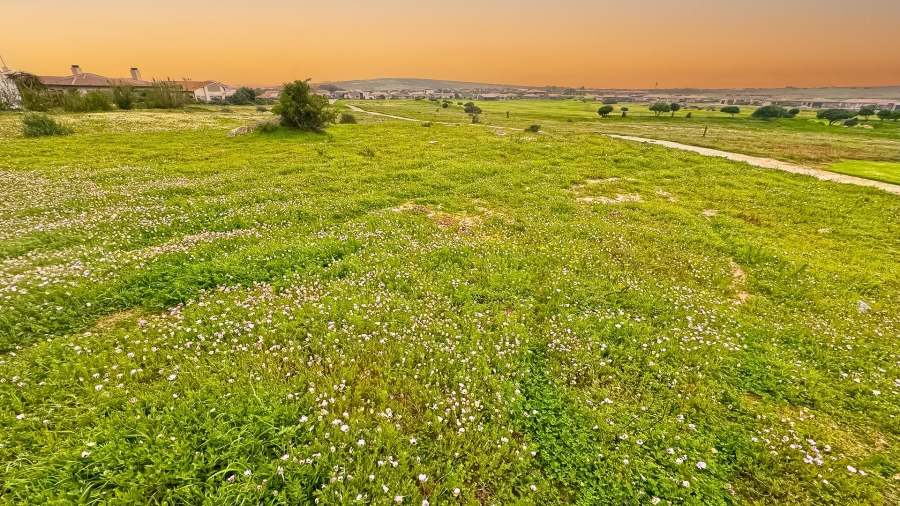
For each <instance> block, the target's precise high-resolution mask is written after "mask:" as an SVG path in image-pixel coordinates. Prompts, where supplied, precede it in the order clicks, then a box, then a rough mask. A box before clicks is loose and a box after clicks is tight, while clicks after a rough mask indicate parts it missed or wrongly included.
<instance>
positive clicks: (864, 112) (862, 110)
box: [859, 107, 875, 121]
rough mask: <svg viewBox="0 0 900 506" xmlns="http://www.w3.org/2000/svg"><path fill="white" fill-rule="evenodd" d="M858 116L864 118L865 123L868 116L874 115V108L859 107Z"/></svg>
mask: <svg viewBox="0 0 900 506" xmlns="http://www.w3.org/2000/svg"><path fill="white" fill-rule="evenodd" d="M859 115H860V116H862V117H863V118H866V121H869V116H874V115H875V108H874V107H860V108H859Z"/></svg>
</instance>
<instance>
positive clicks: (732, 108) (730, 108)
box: [719, 105, 741, 118]
mask: <svg viewBox="0 0 900 506" xmlns="http://www.w3.org/2000/svg"><path fill="white" fill-rule="evenodd" d="M719 110H720V111H721V112H724V113H725V114H730V115H731V117H732V118H733V117H734V115H735V114H740V113H741V108H740V107H736V106H733V105H727V106H725V107H723V108H721V109H719Z"/></svg>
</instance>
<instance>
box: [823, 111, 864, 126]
mask: <svg viewBox="0 0 900 506" xmlns="http://www.w3.org/2000/svg"><path fill="white" fill-rule="evenodd" d="M854 116H856V113H854V112H852V111H848V110H847V109H823V110H821V111H819V113H818V114H816V118H818V119H824V120H828V125H829V126H831V125H833V124H835V123H837V122H838V121H843V120H845V119H850V118H852V117H854Z"/></svg>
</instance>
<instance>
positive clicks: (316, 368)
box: [0, 104, 900, 506]
mask: <svg viewBox="0 0 900 506" xmlns="http://www.w3.org/2000/svg"><path fill="white" fill-rule="evenodd" d="M502 105H503V107H504V109H510V110H513V111H515V109H512V108H513V107H515V106H513V105H511V104H502ZM587 105H589V106H591V107H588V108H586V113H589V114H590V115H591V119H592V120H595V121H596V122H597V123H599V122H600V120H599V118H598V117H597V113H596V107H594V106H593V104H587ZM398 107H399V108H409V109H411V110H412V109H414V107H409V106H405V105H402V104H398ZM427 107H428V108H430V109H432V110H433V109H434V107H432V106H427ZM479 107H483V108H484V114H483V116H484V117H485V118H486V120H485V121H491V122H493V121H494V120H493V119H491V118H492V114H491V112H492V109H491V105H487V104H485V105H481V104H479ZM214 111H217V109H210V110H205V109H202V108H200V109H198V110H196V111H194V110H186V111H175V112H153V111H129V112H120V113H108V114H88V115H62V116H63V118H64V119H65V121H66V123H67V124H71V125H74V126H75V133H74V134H73V135H71V136H68V137H65V138H57V137H49V138H40V139H26V138H23V137H22V135H21V132H20V131H19V125H20V121H21V115H18V114H2V115H0V174H2V178H3V181H4V185H3V187H2V188H0V196H2V198H0V259H2V260H0V460H2V464H3V467H2V469H3V471H2V473H0V503H3V504H29V503H34V504H69V503H86V504H135V503H138V504H250V503H252V504H315V503H318V504H413V505H417V506H418V505H420V504H422V505H424V504H429V505H438V504H441V505H442V504H498V505H499V504H522V505H527V504H534V505H548V504H550V505H553V504H625V503H626V502H627V504H703V505H709V504H723V505H725V504H816V505H819V504H893V503H896V502H898V499H900V481H898V479H897V476H898V474H900V465H898V462H900V424H898V416H900V397H898V394H900V353H898V351H897V347H896V336H897V335H898V334H900V321H898V319H897V316H896V315H897V311H898V309H900V297H898V294H900V283H898V275H900V267H898V262H897V261H896V258H897V252H898V250H900V234H898V232H900V199H898V198H897V197H896V196H895V195H890V194H887V193H884V192H881V191H878V190H876V189H872V188H863V187H855V186H850V185H841V184H835V183H827V182H822V181H818V180H814V179H811V178H808V177H803V176H798V175H793V174H787V173H782V172H778V171H773V170H768V169H760V168H754V167H750V166H746V165H742V164H737V163H732V162H728V161H726V160H722V159H715V158H704V157H701V156H699V155H695V154H691V153H685V152H680V151H670V150H666V149H664V148H661V147H657V146H649V145H644V144H636V143H630V142H627V141H620V140H613V139H609V138H607V137H604V136H602V135H599V134H598V133H597V132H596V131H590V130H586V129H585V130H578V128H579V127H580V125H579V124H578V123H574V125H573V124H569V123H567V122H565V118H563V119H562V120H561V121H559V120H555V119H552V118H547V117H540V116H539V115H532V116H530V117H529V116H528V115H527V114H524V113H522V116H523V118H521V119H518V120H516V121H520V123H518V126H517V128H516V129H515V130H514V129H509V130H507V131H505V135H500V132H499V131H498V130H497V129H494V128H486V127H479V126H468V125H461V126H449V125H444V124H442V123H440V122H439V121H435V122H434V124H433V126H432V127H431V128H422V127H421V126H420V125H419V124H416V123H412V122H405V121H395V120H390V119H387V118H380V117H373V116H369V115H365V114H358V115H357V119H358V121H359V124H358V125H340V124H338V125H332V126H330V127H328V129H327V130H326V131H325V132H324V133H316V132H306V131H300V130H296V129H290V128H280V129H278V130H276V131H274V132H270V133H265V134H263V133H258V132H254V133H251V134H248V135H244V136H239V137H233V138H229V137H227V136H226V133H227V132H228V131H229V130H230V129H231V128H234V127H235V126H238V125H241V124H249V123H251V122H253V121H259V120H260V119H265V118H271V114H266V113H260V112H257V111H256V110H255V108H253V107H252V106H250V107H234V111H233V112H231V113H218V112H214ZM519 112H521V111H517V112H516V113H514V114H513V115H512V116H513V117H515V116H518V115H519ZM718 114H719V115H721V113H718ZM456 115H457V116H461V117H463V118H466V116H465V114H464V113H463V112H462V111H457V112H456ZM675 119H678V118H675ZM503 121H506V120H505V119H503ZM538 121H539V122H540V124H541V130H540V131H541V134H540V135H535V134H533V133H529V132H524V131H523V129H524V127H525V126H527V125H530V124H536V123H537V122H538ZM613 121H614V120H603V124H607V123H611V122H613ZM652 121H654V122H668V121H670V119H668V118H658V119H657V118H652ZM722 121H723V122H728V123H729V124H730V123H733V122H735V120H731V119H730V118H728V117H727V116H726V117H725V118H723V119H722ZM754 123H756V122H754ZM759 123H762V122H759ZM823 128H825V127H824V126H823ZM831 130H850V129H836V128H833V129H831ZM835 135H849V134H843V132H842V133H841V134H837V133H836V134H835Z"/></svg>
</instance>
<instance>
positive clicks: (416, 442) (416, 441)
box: [409, 437, 419, 445]
mask: <svg viewBox="0 0 900 506" xmlns="http://www.w3.org/2000/svg"><path fill="white" fill-rule="evenodd" d="M418 442H419V441H418V440H416V438H414V437H413V438H409V444H411V445H414V444H418Z"/></svg>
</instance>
